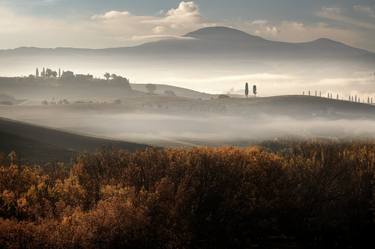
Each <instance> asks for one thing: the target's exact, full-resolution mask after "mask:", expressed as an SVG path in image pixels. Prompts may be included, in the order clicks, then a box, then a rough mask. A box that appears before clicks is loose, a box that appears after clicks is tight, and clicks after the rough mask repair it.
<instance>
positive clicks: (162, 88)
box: [131, 84, 215, 99]
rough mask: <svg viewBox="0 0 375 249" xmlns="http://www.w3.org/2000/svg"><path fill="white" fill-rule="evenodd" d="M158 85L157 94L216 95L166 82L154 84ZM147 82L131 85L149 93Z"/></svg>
mask: <svg viewBox="0 0 375 249" xmlns="http://www.w3.org/2000/svg"><path fill="white" fill-rule="evenodd" d="M153 85H155V86H156V90H155V94H157V95H167V96H170V94H172V93H173V94H174V95H175V96H177V97H183V98H193V99H210V98H212V97H215V95H213V94H208V93H203V92H198V91H194V90H191V89H187V88H182V87H176V86H171V85H164V84H153ZM146 86H147V84H131V87H132V89H133V90H135V91H139V92H144V93H147V92H148V90H147V88H146Z"/></svg>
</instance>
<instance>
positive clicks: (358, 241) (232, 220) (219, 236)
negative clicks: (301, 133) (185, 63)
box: [0, 142, 375, 248]
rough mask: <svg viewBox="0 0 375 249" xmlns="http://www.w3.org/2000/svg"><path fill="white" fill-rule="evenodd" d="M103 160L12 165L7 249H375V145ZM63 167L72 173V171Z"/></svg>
mask: <svg viewBox="0 0 375 249" xmlns="http://www.w3.org/2000/svg"><path fill="white" fill-rule="evenodd" d="M269 147H272V148H277V150H276V151H275V152H271V151H270V150H269V149H265V148H260V147H251V148H244V149H240V148H230V147H226V148H193V149H166V150H159V149H147V150H144V151H138V152H136V153H128V152H126V151H113V150H103V151H101V152H98V153H96V154H93V155H88V154H86V155H81V156H80V157H79V158H77V160H76V163H75V164H74V165H72V166H71V167H70V168H68V169H51V166H48V167H31V166H18V165H14V163H13V162H12V163H11V164H10V165H3V166H1V167H0V247H1V248H253V247H263V248H274V247H277V248H280V247H298V246H301V247H302V246H303V247H311V248H326V247H333V248H335V247H337V248H345V247H348V248H349V247H353V246H360V245H364V244H365V243H368V242H372V241H371V240H372V236H371V235H372V233H373V232H374V231H375V226H374V220H373V208H374V200H375V199H374V196H373V190H374V188H373V182H374V173H375V169H374V167H375V145H374V144H371V143H319V142H315V143H307V142H299V143H286V144H283V143H279V144H272V145H270V146H269ZM60 166H61V165H60Z"/></svg>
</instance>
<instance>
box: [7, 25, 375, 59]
mask: <svg viewBox="0 0 375 249" xmlns="http://www.w3.org/2000/svg"><path fill="white" fill-rule="evenodd" d="M181 37H185V38H187V37H191V38H194V39H199V40H211V41H212V40H215V39H219V38H221V39H223V38H227V39H228V38H232V39H229V40H230V41H232V42H233V41H236V40H237V41H246V40H247V41H252V42H264V43H270V44H271V43H273V44H279V45H281V44H284V45H290V46H292V45H296V46H298V45H313V44H324V45H331V46H332V45H336V46H341V47H343V46H345V47H346V48H350V49H358V50H361V51H364V52H367V53H370V54H375V52H373V51H369V50H366V49H363V48H358V47H354V46H351V45H348V44H345V43H344V42H341V41H336V40H333V39H329V38H326V37H321V38H318V39H314V40H311V41H307V42H285V41H275V40H269V39H265V38H263V37H261V36H256V35H252V34H249V33H247V32H244V31H242V30H239V29H235V28H230V27H225V26H213V27H206V28H201V29H197V30H195V31H192V32H188V33H186V34H185V35H182V36H181ZM171 41H176V42H178V41H184V39H182V40H181V39H165V40H158V41H153V42H146V43H143V44H140V45H136V46H118V47H110V48H76V47H51V48H43V47H34V46H30V47H28V46H23V47H17V48H12V49H0V52H7V51H8V52H9V51H22V50H24V51H25V50H38V51H41V50H44V51H69V50H75V51H87V52H95V51H106V50H118V49H119V50H124V49H136V48H139V47H143V46H148V45H152V44H158V43H165V42H171Z"/></svg>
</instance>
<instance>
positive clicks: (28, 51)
mask: <svg viewBox="0 0 375 249" xmlns="http://www.w3.org/2000/svg"><path fill="white" fill-rule="evenodd" d="M212 52H215V53H217V54H230V53H241V54H242V55H244V56H254V55H260V54H262V56H264V55H270V56H277V55H289V56H292V57H293V56H294V55H299V56H302V55H304V56H314V57H318V56H320V57H327V56H340V57H355V56H357V57H358V56H375V54H374V53H372V52H369V51H366V50H363V49H359V48H354V47H351V46H348V45H345V44H343V43H341V42H337V41H333V40H330V39H326V38H321V39H317V40H315V41H311V42H304V43H287V42H278V41H270V40H266V39H263V38H261V37H258V36H253V35H250V34H248V33H245V32H243V31H240V30H236V29H232V28H228V27H208V28H203V29H199V30H196V31H193V32H190V33H188V34H186V35H184V36H182V37H181V38H179V39H167V40H160V41H155V42H149V43H145V44H142V45H139V46H135V47H119V48H107V49H83V48H54V49H51V48H48V49H47V48H34V47H21V48H17V49H12V50H0V55H2V56H11V55H21V56H22V55H23V56H33V55H55V56H61V55H64V56H75V55H80V56H81V55H100V56H105V55H108V56H111V55H137V54H139V55H145V54H150V55H152V54H158V53H168V54H169V55H170V54H173V53H179V54H183V53H189V54H191V53H193V54H194V53H196V54H200V55H202V53H203V54H205V53H212ZM332 58H333V57H332Z"/></svg>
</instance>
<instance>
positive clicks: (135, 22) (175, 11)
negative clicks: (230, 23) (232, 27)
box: [91, 2, 213, 41]
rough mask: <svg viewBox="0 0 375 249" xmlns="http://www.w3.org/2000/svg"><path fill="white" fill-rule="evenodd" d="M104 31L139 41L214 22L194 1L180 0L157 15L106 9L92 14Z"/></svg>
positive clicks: (187, 30)
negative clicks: (103, 11)
mask: <svg viewBox="0 0 375 249" xmlns="http://www.w3.org/2000/svg"><path fill="white" fill-rule="evenodd" d="M91 19H92V20H93V21H95V22H96V24H97V26H98V27H99V28H100V29H101V30H102V32H103V33H107V35H111V36H113V37H115V38H117V39H119V38H120V39H121V40H131V41H140V40H142V39H143V38H144V39H145V40H149V39H150V38H152V39H154V38H155V39H157V38H167V37H176V36H180V35H182V34H184V33H187V32H190V31H191V30H194V29H198V28H201V27H205V26H210V25H213V24H212V23H209V22H206V21H205V19H204V18H203V17H202V15H201V14H200V11H199V7H198V5H197V4H195V3H194V2H181V3H180V4H179V5H178V6H177V7H176V8H172V9H170V10H168V11H167V12H161V13H160V15H158V16H137V15H132V14H131V13H129V12H128V11H114V10H112V11H108V12H106V13H104V14H100V15H94V16H92V17H91Z"/></svg>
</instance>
